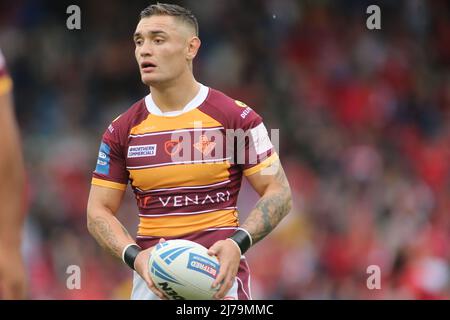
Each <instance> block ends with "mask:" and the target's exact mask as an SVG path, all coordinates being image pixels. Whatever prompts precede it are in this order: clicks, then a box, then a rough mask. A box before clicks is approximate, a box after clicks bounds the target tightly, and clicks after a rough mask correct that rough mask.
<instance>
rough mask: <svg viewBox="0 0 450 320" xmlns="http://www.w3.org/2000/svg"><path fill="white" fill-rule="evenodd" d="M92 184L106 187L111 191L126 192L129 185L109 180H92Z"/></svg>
mask: <svg viewBox="0 0 450 320" xmlns="http://www.w3.org/2000/svg"><path fill="white" fill-rule="evenodd" d="M92 184H93V185H96V186H100V187H106V188H111V189H118V190H126V189H127V185H126V184H122V183H117V182H112V181H109V180H103V179H98V178H92Z"/></svg>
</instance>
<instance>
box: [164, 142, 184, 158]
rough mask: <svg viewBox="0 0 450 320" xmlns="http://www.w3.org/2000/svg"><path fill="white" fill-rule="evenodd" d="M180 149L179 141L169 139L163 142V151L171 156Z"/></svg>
mask: <svg viewBox="0 0 450 320" xmlns="http://www.w3.org/2000/svg"><path fill="white" fill-rule="evenodd" d="M179 150H180V141H177V140H169V141H166V142H165V143H164V151H165V152H166V153H167V154H168V155H169V156H173V155H175V154H176V153H177V152H178V151H179Z"/></svg>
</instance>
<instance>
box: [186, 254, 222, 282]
mask: <svg viewBox="0 0 450 320" xmlns="http://www.w3.org/2000/svg"><path fill="white" fill-rule="evenodd" d="M187 267H188V269H191V270H194V271H197V272H201V273H203V274H206V275H207V276H209V277H211V278H213V279H215V278H216V276H217V272H218V271H219V264H217V263H215V262H214V261H212V260H210V259H207V258H204V257H202V256H200V255H198V254H195V253H192V252H191V253H189V260H188V265H187Z"/></svg>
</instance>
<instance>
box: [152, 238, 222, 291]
mask: <svg viewBox="0 0 450 320" xmlns="http://www.w3.org/2000/svg"><path fill="white" fill-rule="evenodd" d="M207 252H208V249H207V248H205V247H204V246H202V245H200V244H198V243H196V242H193V241H189V240H181V239H177V240H168V241H166V242H163V243H159V244H157V245H156V246H155V249H154V250H153V251H152V254H151V256H150V259H149V273H150V277H151V279H152V281H153V283H154V284H155V286H156V287H157V288H159V289H160V290H161V291H164V292H165V293H166V295H167V296H168V297H169V298H170V299H172V300H211V299H213V296H214V294H215V293H216V292H217V290H218V288H219V286H217V287H216V288H214V289H213V288H211V285H212V283H213V282H214V280H215V279H216V277H217V275H218V274H219V268H220V264H219V261H218V259H217V258H216V257H215V256H210V255H208V253H207Z"/></svg>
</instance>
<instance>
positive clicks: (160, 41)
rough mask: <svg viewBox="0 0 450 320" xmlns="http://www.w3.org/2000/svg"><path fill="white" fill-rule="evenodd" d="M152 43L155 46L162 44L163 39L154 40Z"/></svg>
mask: <svg viewBox="0 0 450 320" xmlns="http://www.w3.org/2000/svg"><path fill="white" fill-rule="evenodd" d="M153 42H154V43H155V44H162V43H163V42H164V39H161V38H156V39H155V40H153Z"/></svg>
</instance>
